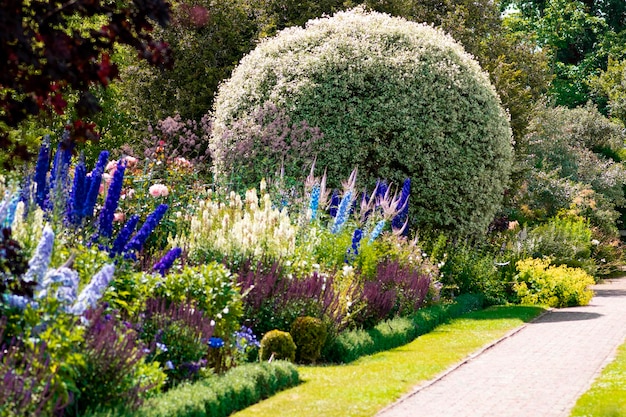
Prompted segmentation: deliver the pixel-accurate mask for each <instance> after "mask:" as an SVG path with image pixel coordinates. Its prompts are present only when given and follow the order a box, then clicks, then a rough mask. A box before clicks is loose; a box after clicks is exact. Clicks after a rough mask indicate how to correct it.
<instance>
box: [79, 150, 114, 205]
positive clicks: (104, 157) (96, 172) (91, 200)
mask: <svg viewBox="0 0 626 417" xmlns="http://www.w3.org/2000/svg"><path fill="white" fill-rule="evenodd" d="M108 159H109V151H102V152H100V156H98V162H96V166H95V167H94V169H93V171H91V176H90V177H89V178H90V179H89V189H88V191H87V198H86V199H85V206H84V208H85V212H84V214H83V217H92V216H93V210H94V207H95V206H96V201H97V200H98V194H99V193H100V183H101V182H102V174H104V168H105V167H106V164H107V161H108Z"/></svg>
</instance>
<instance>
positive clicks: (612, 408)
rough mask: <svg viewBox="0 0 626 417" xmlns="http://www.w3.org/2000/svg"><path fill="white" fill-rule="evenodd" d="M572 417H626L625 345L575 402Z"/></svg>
mask: <svg viewBox="0 0 626 417" xmlns="http://www.w3.org/2000/svg"><path fill="white" fill-rule="evenodd" d="M571 415H572V417H579V416H588V417H618V416H626V343H625V344H623V345H622V346H620V347H619V349H618V351H617V355H616V357H615V359H614V360H613V361H612V362H611V363H610V364H608V365H607V366H606V367H605V368H604V369H603V370H602V373H601V374H600V375H599V376H598V378H596V380H595V381H594V382H593V385H592V386H591V388H590V389H589V390H588V391H587V392H586V393H584V394H583V395H582V396H581V397H580V398H579V399H578V401H577V402H576V405H575V406H574V409H573V410H572V414H571Z"/></svg>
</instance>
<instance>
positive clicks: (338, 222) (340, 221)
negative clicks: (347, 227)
mask: <svg viewBox="0 0 626 417" xmlns="http://www.w3.org/2000/svg"><path fill="white" fill-rule="evenodd" d="M351 202H352V190H348V191H347V192H346V194H345V195H344V196H343V198H342V199H341V203H339V207H338V208H337V216H335V221H334V222H333V225H332V227H331V229H330V232H331V233H333V234H335V233H338V232H340V231H341V229H342V227H343V225H344V224H345V223H346V221H347V220H348V215H349V210H350V207H351V204H350V203H351Z"/></svg>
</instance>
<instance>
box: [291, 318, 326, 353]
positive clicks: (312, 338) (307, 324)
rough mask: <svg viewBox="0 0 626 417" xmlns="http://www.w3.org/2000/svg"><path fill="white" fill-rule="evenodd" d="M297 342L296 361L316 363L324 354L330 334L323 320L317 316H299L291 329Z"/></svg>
mask: <svg viewBox="0 0 626 417" xmlns="http://www.w3.org/2000/svg"><path fill="white" fill-rule="evenodd" d="M289 333H290V334H291V336H292V337H293V341H294V343H295V344H296V361H297V362H300V363H315V361H317V360H318V359H319V357H320V355H321V354H322V346H324V343H325V342H326V336H327V334H328V332H327V330H326V326H325V325H324V323H323V322H322V320H320V319H318V318H315V317H298V318H297V319H295V320H294V322H293V324H292V325H291V330H290V331H289Z"/></svg>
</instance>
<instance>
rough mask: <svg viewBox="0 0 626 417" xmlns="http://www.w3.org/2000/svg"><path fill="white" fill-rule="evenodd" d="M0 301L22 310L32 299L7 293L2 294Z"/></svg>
mask: <svg viewBox="0 0 626 417" xmlns="http://www.w3.org/2000/svg"><path fill="white" fill-rule="evenodd" d="M2 301H3V302H4V304H5V305H7V306H8V307H10V308H16V309H18V310H24V309H25V308H26V306H28V305H29V304H30V305H32V304H33V301H32V300H31V299H30V298H28V297H25V296H23V295H16V294H8V293H5V294H2Z"/></svg>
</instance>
